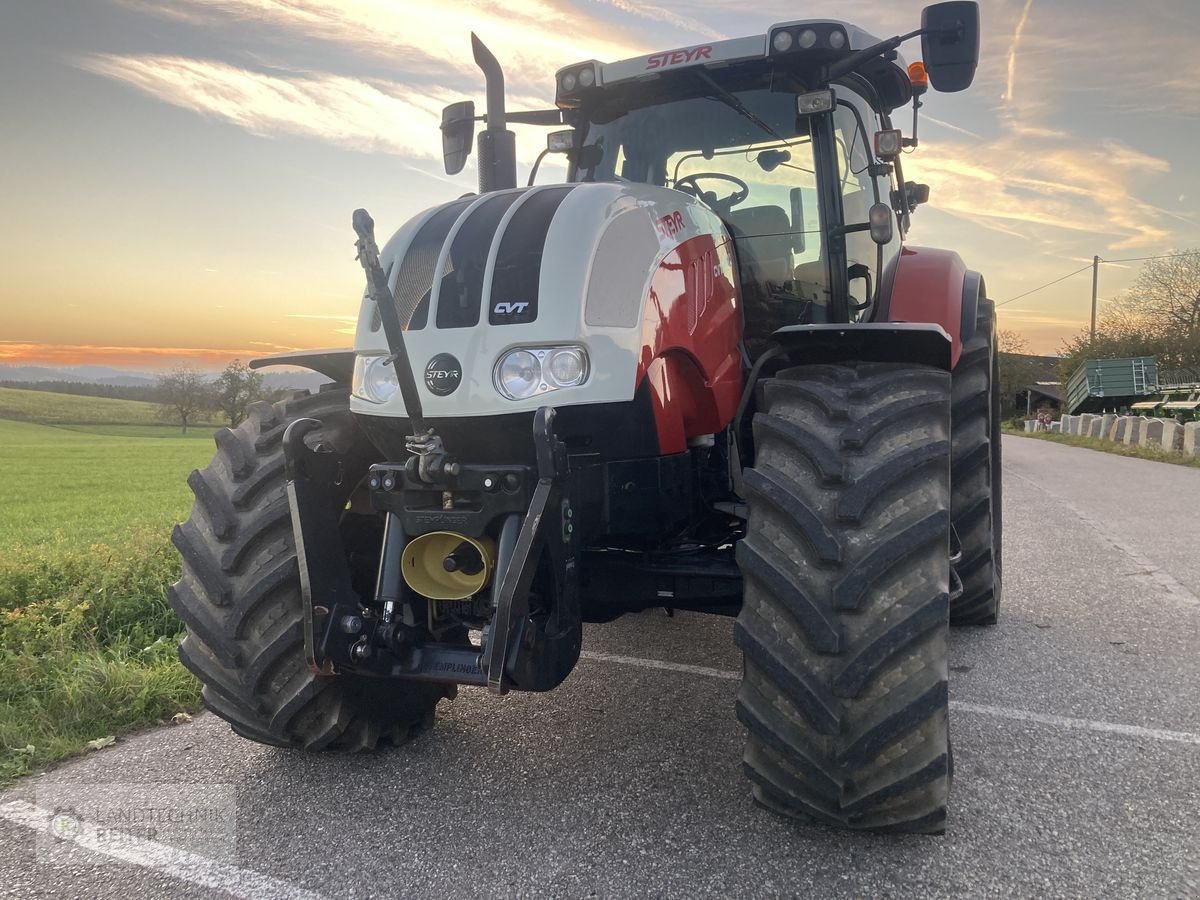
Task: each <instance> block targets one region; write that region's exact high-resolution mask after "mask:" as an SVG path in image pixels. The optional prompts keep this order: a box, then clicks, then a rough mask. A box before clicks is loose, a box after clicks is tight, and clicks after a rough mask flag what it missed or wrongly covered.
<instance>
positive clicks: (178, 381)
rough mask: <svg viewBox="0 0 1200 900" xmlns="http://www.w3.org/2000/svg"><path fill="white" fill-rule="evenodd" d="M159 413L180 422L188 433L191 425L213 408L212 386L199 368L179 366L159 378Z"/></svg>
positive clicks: (165, 417)
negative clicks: (197, 369)
mask: <svg viewBox="0 0 1200 900" xmlns="http://www.w3.org/2000/svg"><path fill="white" fill-rule="evenodd" d="M157 391H158V397H159V404H160V407H159V416H160V418H163V419H167V420H169V421H172V422H178V423H179V424H180V426H181V427H182V428H183V433H184V434H187V430H188V425H192V424H195V422H196V420H197V419H198V418H200V416H202V415H203V414H204V413H206V412H208V411H210V410H211V409H212V408H213V400H212V388H211V386H210V385H209V383H208V380H207V379H206V378H205V377H204V376H203V375H202V374H200V373H199V372H197V371H196V370H195V369H192V368H189V367H187V366H179V367H177V368H174V369H172V370H171V371H169V372H168V373H167V374H166V375H163V376H162V377H161V378H159V379H158V385H157Z"/></svg>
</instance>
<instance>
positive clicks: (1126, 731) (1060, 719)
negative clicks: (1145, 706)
mask: <svg viewBox="0 0 1200 900" xmlns="http://www.w3.org/2000/svg"><path fill="white" fill-rule="evenodd" d="M950 708H951V709H953V710H956V711H958V712H970V713H979V714H980V715H984V716H995V717H996V718H997V719H1015V720H1017V721H1019V722H1037V723H1038V724H1039V725H1055V726H1057V727H1059V728H1074V729H1080V730H1083V731H1100V732H1106V733H1108V734H1123V735H1126V736H1127V737H1136V738H1147V739H1148V740H1152V741H1167V742H1168V743H1175V744H1200V734H1192V733H1190V732H1187V731H1166V730H1164V729H1162V728H1143V727H1142V726H1141V725H1122V724H1121V723H1120V722H1104V721H1100V720H1098V719H1076V718H1074V717H1072V716H1055V715H1051V714H1050V713H1036V712H1030V711H1029V710H1026V709H1012V708H1010V707H1007V706H986V705H984V704H982V703H965V702H963V701H962V700H951V701H950Z"/></svg>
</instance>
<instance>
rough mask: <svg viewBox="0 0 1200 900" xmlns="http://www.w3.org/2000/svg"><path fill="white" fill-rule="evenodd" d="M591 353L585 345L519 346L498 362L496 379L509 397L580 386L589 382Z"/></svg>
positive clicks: (494, 378)
mask: <svg viewBox="0 0 1200 900" xmlns="http://www.w3.org/2000/svg"><path fill="white" fill-rule="evenodd" d="M587 378H588V355H587V351H586V350H584V349H583V348H582V347H517V348H515V349H512V350H509V351H508V352H507V353H505V354H504V355H503V356H501V357H500V359H498V360H497V361H496V369H495V373H494V375H493V379H492V380H493V382H494V383H495V385H496V390H498V391H499V392H500V393H501V394H503V395H504V396H505V397H507V398H508V399H510V400H525V399H526V398H528V397H532V396H534V395H535V394H543V393H546V392H547V391H556V390H558V389H559V388H571V387H577V386H578V385H581V384H583V383H584V382H585V381H587Z"/></svg>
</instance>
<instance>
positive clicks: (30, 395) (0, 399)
mask: <svg viewBox="0 0 1200 900" xmlns="http://www.w3.org/2000/svg"><path fill="white" fill-rule="evenodd" d="M158 409H159V408H158V405H157V404H154V403H143V402H142V401H141V400H111V399H109V398H107V397H83V396H78V395H76V394H55V393H51V392H50V391H23V390H21V389H20V388H8V387H5V388H0V419H13V420H16V421H19V422H38V423H41V424H43V425H70V426H71V427H77V426H80V425H102V426H114V425H153V426H155V427H157V428H160V429H166V430H168V431H170V430H174V432H175V433H176V434H178V433H179V431H180V429H179V427H178V426H171V425H163V424H162V419H161V418H159V415H158ZM207 421H208V424H209V425H210V426H212V425H215V424H216V422H217V420H216V419H209V420H207ZM196 430H197V431H202V430H204V429H201V428H199V427H197V428H196ZM209 430H211V428H210V429H209ZM189 433H190V432H189Z"/></svg>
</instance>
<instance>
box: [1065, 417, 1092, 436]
mask: <svg viewBox="0 0 1200 900" xmlns="http://www.w3.org/2000/svg"><path fill="white" fill-rule="evenodd" d="M1094 418H1096V417H1095V416H1093V415H1092V414H1091V413H1084V414H1083V415H1082V416H1080V417H1079V424H1078V425H1077V426H1076V428H1075V431H1073V432H1071V433H1072V434H1082V435H1087V434H1089V433H1090V432H1091V427H1092V419H1094Z"/></svg>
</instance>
